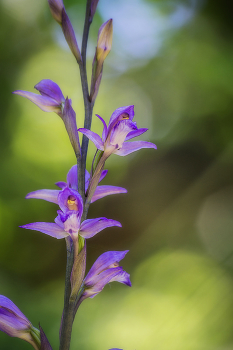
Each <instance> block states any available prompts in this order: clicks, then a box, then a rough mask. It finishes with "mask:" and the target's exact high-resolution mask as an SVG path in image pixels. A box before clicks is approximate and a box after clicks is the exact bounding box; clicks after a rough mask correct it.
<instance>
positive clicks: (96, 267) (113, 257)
mask: <svg viewBox="0 0 233 350" xmlns="http://www.w3.org/2000/svg"><path fill="white" fill-rule="evenodd" d="M128 252H129V250H123V251H109V252H105V253H103V254H101V255H100V256H99V257H98V259H97V260H96V261H95V262H94V264H93V265H92V267H91V269H90V270H89V272H88V274H87V276H86V278H85V283H86V284H88V285H90V284H92V283H93V276H95V275H98V274H99V273H100V272H102V271H104V270H106V269H107V268H109V266H110V265H112V264H114V263H116V262H119V261H121V260H122V259H124V257H125V255H126V254H127V253H128Z"/></svg>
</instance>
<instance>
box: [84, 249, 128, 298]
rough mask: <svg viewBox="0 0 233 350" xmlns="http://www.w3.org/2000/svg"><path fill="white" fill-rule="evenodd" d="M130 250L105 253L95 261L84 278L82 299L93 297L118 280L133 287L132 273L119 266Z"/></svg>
mask: <svg viewBox="0 0 233 350" xmlns="http://www.w3.org/2000/svg"><path fill="white" fill-rule="evenodd" d="M127 253H128V250H125V251H110V252H106V253H103V254H102V255H100V256H99V258H98V259H97V260H96V261H95V263H94V264H93V266H92V267H91V269H90V271H89V272H88V274H87V276H86V278H85V279H84V292H83V295H82V297H81V299H80V301H82V300H84V299H86V298H93V297H94V296H96V295H97V294H98V293H100V292H101V291H102V289H103V288H104V286H105V285H106V284H107V283H110V282H113V281H117V282H120V283H124V284H126V285H127V286H129V287H131V282H130V279H129V277H130V275H129V274H128V273H127V272H125V271H124V270H123V268H122V267H120V266H119V261H121V260H122V259H123V258H124V257H125V255H126V254H127Z"/></svg>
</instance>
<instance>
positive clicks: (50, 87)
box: [13, 79, 80, 157]
mask: <svg viewBox="0 0 233 350" xmlns="http://www.w3.org/2000/svg"><path fill="white" fill-rule="evenodd" d="M35 89H36V90H38V91H39V93H40V95H38V94H35V93H33V92H29V91H23V90H16V91H14V92H13V93H14V94H17V95H20V96H23V97H26V98H27V99H29V100H30V101H31V102H33V103H35V104H36V105H37V106H38V107H40V109H42V111H45V112H55V113H57V114H58V115H59V116H60V117H61V118H62V120H63V122H64V124H65V127H66V130H67V133H68V135H69V138H70V142H71V144H72V146H73V149H74V151H75V154H76V157H80V145H79V137H78V130H77V124H76V114H75V111H74V110H73V108H72V101H71V100H70V99H68V98H66V99H65V97H64V95H63V93H62V91H61V89H60V87H59V86H58V85H57V84H56V83H54V82H53V81H52V80H50V79H44V80H41V81H40V82H39V83H38V84H36V85H35Z"/></svg>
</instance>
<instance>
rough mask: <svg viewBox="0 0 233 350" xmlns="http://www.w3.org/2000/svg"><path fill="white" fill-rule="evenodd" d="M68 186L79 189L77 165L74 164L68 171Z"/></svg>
mask: <svg viewBox="0 0 233 350" xmlns="http://www.w3.org/2000/svg"><path fill="white" fill-rule="evenodd" d="M66 181H67V186H68V187H71V188H73V189H75V190H78V171H77V165H73V166H72V168H71V169H70V170H69V171H68V174H67V177H66Z"/></svg>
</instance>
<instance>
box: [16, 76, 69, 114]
mask: <svg viewBox="0 0 233 350" xmlns="http://www.w3.org/2000/svg"><path fill="white" fill-rule="evenodd" d="M35 89H36V90H38V91H39V93H40V95H38V94H35V93H33V92H29V91H23V90H16V91H14V92H13V94H17V95H20V96H23V97H26V98H27V99H29V100H30V101H31V102H33V103H35V104H36V105H37V106H38V107H39V108H40V109H42V111H44V112H55V113H57V114H58V115H59V116H61V114H62V105H63V104H64V102H65V98H64V96H63V94H62V91H61V89H60V88H59V86H58V85H57V84H56V83H54V82H53V81H52V80H50V79H44V80H41V81H40V82H39V83H38V84H36V85H35Z"/></svg>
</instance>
